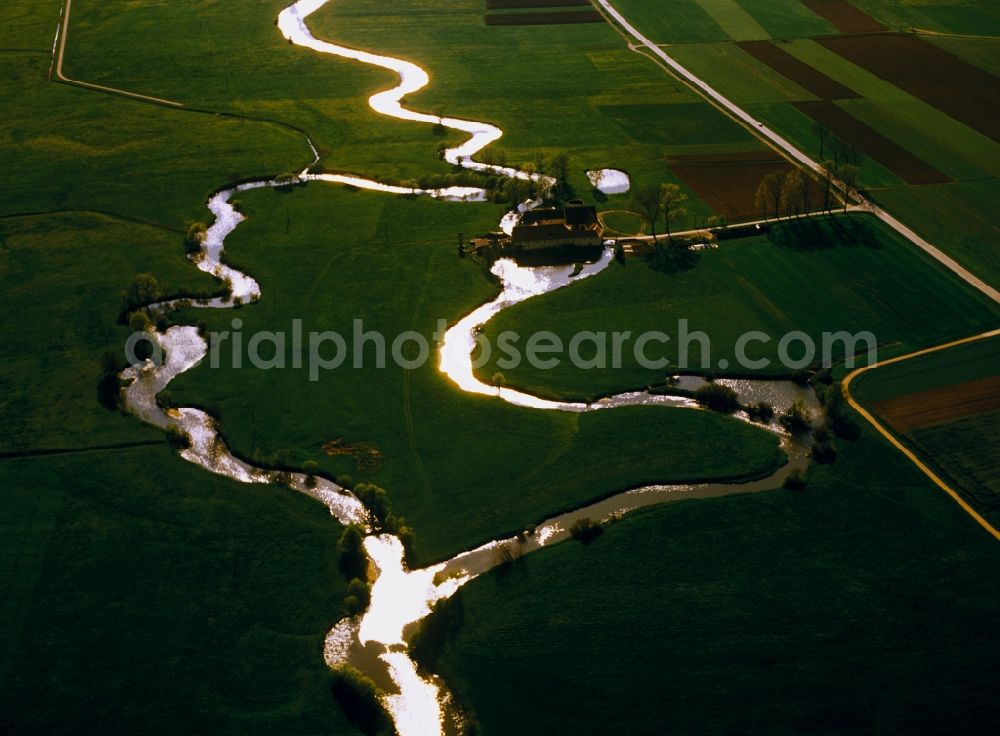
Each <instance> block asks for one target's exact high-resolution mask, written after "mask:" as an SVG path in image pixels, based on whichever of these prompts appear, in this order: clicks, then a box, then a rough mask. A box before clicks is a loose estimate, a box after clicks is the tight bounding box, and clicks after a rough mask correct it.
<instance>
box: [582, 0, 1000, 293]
mask: <svg viewBox="0 0 1000 736" xmlns="http://www.w3.org/2000/svg"><path fill="white" fill-rule="evenodd" d="M592 2H594V3H595V4H596V5H598V6H600V8H601V9H603V10H604V11H605V12H606V14H607V16H609V23H611V25H612V26H615V25H616V24H617V25H618V26H620V29H619V31H620V34H621V35H623V36H625V38H626V42H627V43H628V44H629V46H630V47H631V45H632V44H631V42H630V41H629V39H628V37H629V36H631V38H632V39H633V40H635V41H637V42H638V45H640V46H641V47H642V48H643V49H648V50H649V51H650V52H652V53H653V54H654V55H655V56H656V59H655V61H656V62H657V63H658V64H659V65H660V66H661V67H662V68H665V69H666V70H667V71H668V72H670V73H671V74H673V76H674V77H676V78H677V79H679V80H680V81H681V82H683V83H685V84H687V85H688V86H689V87H690V88H691V89H692V90H694V91H695V92H696V93H698V94H699V95H701V96H702V97H703V98H704V99H706V100H707V101H708V102H709V103H710V104H712V105H713V106H714V107H716V108H717V109H719V110H720V111H722V112H723V113H725V114H726V115H728V116H730V117H731V118H733V119H734V120H736V121H737V122H738V123H740V124H741V125H743V126H744V127H745V128H747V129H748V130H750V131H752V132H753V133H754V134H756V135H757V137H758V138H760V139H761V140H762V141H764V142H765V143H767V144H768V145H769V146H771V148H773V149H774V150H776V151H777V152H778V153H780V154H781V155H782V156H784V157H785V158H788V159H789V160H791V161H792V162H793V163H796V164H798V165H800V166H804V167H805V168H807V169H809V170H810V171H812V172H814V173H816V174H819V175H820V176H824V177H825V176H826V174H827V172H826V170H825V169H824V167H823V166H822V165H821V164H819V163H817V162H816V161H814V160H813V159H812V158H811V157H810V156H808V155H807V154H806V153H804V152H802V151H801V150H799V148H798V147H797V146H796V145H795V144H793V143H792V142H791V141H789V140H788V139H786V138H784V137H783V136H782V135H780V134H779V133H778V132H776V131H774V130H771V128H769V127H767V126H766V125H765V124H764V123H763V122H761V121H760V120H758V119H757V118H755V117H754V116H753V115H751V114H750V113H748V112H747V111H746V110H744V109H743V108H742V107H740V106H739V105H737V104H736V103H735V102H732V101H731V100H730V99H729V98H728V97H725V96H724V95H723V94H722V93H720V92H718V91H716V90H715V88H713V87H712V86H710V85H709V84H708V82H706V81H705V80H704V79H702V78H701V77H699V76H697V75H696V74H694V72H692V71H690V70H688V69H687V67H685V66H683V65H682V64H681V63H680V62H679V61H677V60H676V59H674V58H673V57H672V56H670V55H668V54H667V53H666V52H665V51H664V50H663V49H662V48H660V47H659V46H658V45H657V44H655V43H653V42H652V41H651V40H649V38H647V37H646V36H644V35H643V34H642V33H640V32H639V30H638V29H637V28H636V27H635V26H633V25H632V24H631V23H629V22H628V20H627V19H626V18H625V16H624V15H622V14H621V13H620V12H619V11H618V10H616V9H615V7H614V6H613V5H612V4H611V2H610V0H592ZM612 20H613V21H614V22H613V23H612V22H611V21H612ZM636 51H637V53H641V54H642V55H644V56H645V55H646V54H645V53H643V52H641V51H638V50H637V49H636ZM832 181H833V184H834V186H835V187H836V188H837V189H838V190H840V193H842V194H843V196H844V197H846V198H847V199H849V200H850V199H854V200H856V201H858V202H859V203H860V204H861V206H862V207H864V208H865V209H867V210H868V211H869V212H871V213H872V214H873V215H875V217H877V218H878V219H880V220H882V222H884V223H885V224H886V225H888V226H889V227H891V228H892V229H893V230H895V231H896V232H897V233H899V234H900V235H902V236H903V237H904V238H906V239H907V240H909V241H910V242H911V243H913V244H914V245H916V246H917V247H918V248H919V249H920V250H922V251H924V252H925V253H927V254H928V255H929V256H931V257H932V258H933V259H934V260H936V261H938V262H939V263H940V264H941V265H943V266H944V267H945V268H947V269H948V270H949V271H951V272H952V273H954V274H955V275H957V276H958V277H959V278H960V279H962V280H963V281H965V282H966V283H967V284H969V285H970V286H972V287H973V288H974V289H976V290H977V291H979V292H981V293H983V294H985V295H986V296H988V297H989V298H990V299H992V300H993V301H994V302H996V303H998V304H1000V291H997V289H995V288H993V287H992V286H990V285H989V284H987V283H986V282H985V281H983V280H982V279H980V278H979V277H978V276H976V275H975V274H973V273H972V272H971V271H969V270H968V269H966V268H965V267H964V266H962V265H961V264H959V263H958V262H957V261H956V260H954V259H953V258H952V257H951V256H949V255H947V254H945V253H944V252H943V251H941V250H940V249H939V248H937V247H936V246H934V245H932V244H931V243H929V242H928V241H927V240H925V239H924V238H922V237H920V236H919V235H917V233H915V232H914V231H913V230H911V229H910V228H909V227H907V226H906V225H904V224H903V223H902V222H900V221H899V220H897V219H896V218H895V217H893V216H892V215H890V214H889V213H888V212H886V211H885V210H883V209H882V208H881V207H879V206H878V205H877V204H875V203H874V202H872V201H871V200H869V199H868V198H867V197H865V196H864V195H862V194H861V193H860V192H858V191H857V190H856V189H853V188H850V187H848V186H846V185H845V184H844V183H843V182H840V181H837V180H836V179H833V180H832Z"/></svg>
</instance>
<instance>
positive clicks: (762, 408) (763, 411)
mask: <svg viewBox="0 0 1000 736" xmlns="http://www.w3.org/2000/svg"><path fill="white" fill-rule="evenodd" d="M746 412H747V416H748V417H750V420H751V421H754V422H760V423H761V424H767V423H768V422H770V421H771V420H772V419H774V407H773V406H771V405H770V404H768V403H767V402H765V401H758V402H757V403H756V404H752V405H750V406H748V407H746Z"/></svg>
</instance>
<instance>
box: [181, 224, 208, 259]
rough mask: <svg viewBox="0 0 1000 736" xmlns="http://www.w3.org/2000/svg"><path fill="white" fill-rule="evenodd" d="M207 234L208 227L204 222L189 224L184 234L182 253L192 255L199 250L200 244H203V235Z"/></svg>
mask: <svg viewBox="0 0 1000 736" xmlns="http://www.w3.org/2000/svg"><path fill="white" fill-rule="evenodd" d="M207 232H208V225H206V224H205V223H204V222H190V223H188V226H187V230H186V231H185V232H184V251H185V252H186V253H187V254H188V255H194V254H195V253H198V252H199V251H200V250H201V245H202V243H204V242H205V234H206V233H207Z"/></svg>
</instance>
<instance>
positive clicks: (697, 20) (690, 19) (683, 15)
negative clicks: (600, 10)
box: [614, 0, 729, 43]
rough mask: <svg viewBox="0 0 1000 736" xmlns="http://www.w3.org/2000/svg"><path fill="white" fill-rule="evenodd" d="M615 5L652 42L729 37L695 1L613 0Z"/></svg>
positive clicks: (686, 41)
mask: <svg viewBox="0 0 1000 736" xmlns="http://www.w3.org/2000/svg"><path fill="white" fill-rule="evenodd" d="M614 5H615V8H616V9H617V10H618V12H620V13H621V14H622V15H623V16H625V18H626V20H628V22H629V23H631V24H632V25H634V26H635V27H636V28H638V29H639V30H640V31H642V33H643V35H644V36H646V37H647V38H649V39H650V40H651V41H653V42H654V43H703V42H710V41H727V40H729V36H728V35H727V34H726V32H725V31H724V30H722V28H721V27H720V26H719V24H718V23H716V22H715V21H714V20H713V19H712V17H711V16H710V15H709V14H708V13H706V12H705V9H704V8H703V7H702V6H701V5H700V4H699V3H698V2H697V0H676V1H675V2H670V3H659V2H649V0H616V2H615V3H614Z"/></svg>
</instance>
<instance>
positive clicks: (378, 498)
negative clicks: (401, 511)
mask: <svg viewBox="0 0 1000 736" xmlns="http://www.w3.org/2000/svg"><path fill="white" fill-rule="evenodd" d="M354 495H355V496H357V497H358V500H359V501H361V503H363V504H364V506H365V508H366V509H367V510H368V516H369V519H370V521H371V525H372V527H373V528H374V529H375V530H376V531H378V532H384V533H386V534H395V535H396V536H397V537H399V541H400V542H402V544H403V551H404V552H405V553H406V558H407V562H409V561H410V559H409V558H410V556H411V555H412V554H413V543H414V542H415V541H416V539H417V535H416V534H415V533H414V531H413V529H411V528H410V527H408V526H407V525H406V519H404V518H403V517H402V516H396V515H395V514H394V513H393V512H392V501H391V500H390V498H389V494H388V493H386V492H385V490H384V489H382V488H379V487H378V486H376V485H373V484H371V483H358V485H356V486H355V487H354Z"/></svg>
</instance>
